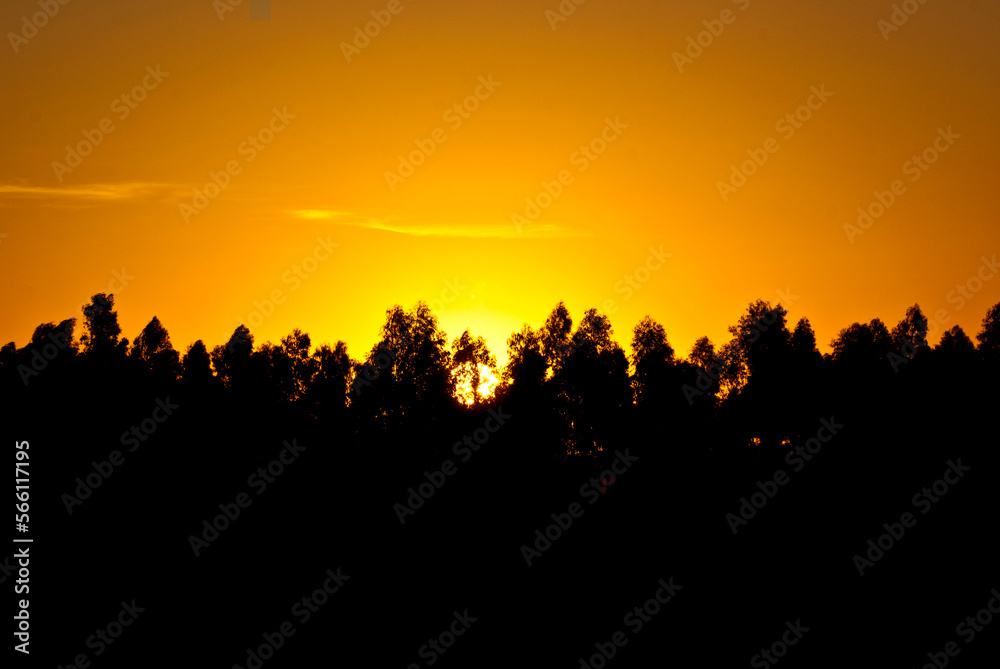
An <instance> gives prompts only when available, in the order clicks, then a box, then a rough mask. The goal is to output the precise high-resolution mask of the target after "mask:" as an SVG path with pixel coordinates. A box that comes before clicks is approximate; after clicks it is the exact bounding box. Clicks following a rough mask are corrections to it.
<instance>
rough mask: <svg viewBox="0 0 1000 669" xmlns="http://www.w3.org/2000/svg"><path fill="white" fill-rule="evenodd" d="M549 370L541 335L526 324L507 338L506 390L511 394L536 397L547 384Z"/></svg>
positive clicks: (504, 371)
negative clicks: (545, 383) (546, 377)
mask: <svg viewBox="0 0 1000 669" xmlns="http://www.w3.org/2000/svg"><path fill="white" fill-rule="evenodd" d="M547 370H548V363H546V361H545V355H544V354H543V353H542V340H541V336H540V333H538V332H536V331H535V330H533V329H532V328H531V326H530V325H528V324H527V323H525V324H524V325H523V326H521V329H520V330H519V331H517V332H513V333H511V335H510V337H508V338H507V365H506V366H505V367H504V370H503V384H504V388H505V389H506V390H508V391H509V392H511V393H516V394H523V395H527V396H531V397H536V396H537V394H538V392H539V391H540V390H541V387H542V384H543V383H544V382H545V375H546V372H547Z"/></svg>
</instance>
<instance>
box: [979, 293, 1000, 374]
mask: <svg viewBox="0 0 1000 669" xmlns="http://www.w3.org/2000/svg"><path fill="white" fill-rule="evenodd" d="M976 340H977V341H978V342H979V352H980V354H981V355H982V356H983V358H984V359H985V360H988V361H990V362H994V363H995V362H1000V302H997V303H996V304H994V305H993V306H992V307H990V308H989V310H988V311H987V312H986V315H985V316H984V317H983V323H982V329H981V330H980V331H979V333H978V334H977V335H976Z"/></svg>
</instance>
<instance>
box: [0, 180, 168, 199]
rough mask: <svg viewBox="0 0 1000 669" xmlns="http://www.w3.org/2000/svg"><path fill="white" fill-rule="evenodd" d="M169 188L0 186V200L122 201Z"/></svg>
mask: <svg viewBox="0 0 1000 669" xmlns="http://www.w3.org/2000/svg"><path fill="white" fill-rule="evenodd" d="M171 188H173V186H171V185H170V184H161V183H148V182H128V183H117V184H82V185H78V186H31V185H27V184H23V183H22V184H0V198H4V199H19V200H48V201H51V202H57V203H61V204H71V203H74V202H87V203H94V202H101V201H105V202H108V201H126V200H138V199H144V198H148V197H150V196H152V195H154V194H156V193H157V192H160V191H163V190H165V189H171Z"/></svg>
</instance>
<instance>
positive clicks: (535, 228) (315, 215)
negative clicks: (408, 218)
mask: <svg viewBox="0 0 1000 669" xmlns="http://www.w3.org/2000/svg"><path fill="white" fill-rule="evenodd" d="M287 213H288V214H289V215H290V216H292V217H293V218H297V219H300V220H330V221H331V222H333V223H334V224H336V225H345V226H351V227H356V228H366V229H368V230H379V231H381V232H390V233H394V234H397V235H409V236H411V237H452V238H470V239H486V238H492V239H515V238H519V237H526V238H556V237H584V236H589V235H590V233H589V232H587V231H581V230H571V229H568V228H561V227H559V226H556V225H551V224H542V223H539V224H532V226H531V228H530V229H527V230H525V231H524V232H518V230H517V229H516V228H515V227H514V226H513V225H512V224H511V225H508V224H490V225H471V224H470V225H400V224H397V223H391V222H388V221H383V220H381V219H378V218H371V217H368V216H362V215H360V214H354V213H350V212H344V211H333V210H328V209H294V210H290V211H288V212H287Z"/></svg>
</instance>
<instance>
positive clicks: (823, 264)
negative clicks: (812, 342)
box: [0, 0, 1000, 364]
mask: <svg viewBox="0 0 1000 669" xmlns="http://www.w3.org/2000/svg"><path fill="white" fill-rule="evenodd" d="M48 2H51V3H52V6H53V7H56V8H57V10H58V11H55V10H54V9H52V7H50V12H51V11H55V13H54V15H53V16H51V17H48V16H45V15H44V14H43V13H42V9H40V6H39V4H38V3H37V0H6V1H5V2H4V3H3V7H2V9H0V27H2V29H3V32H4V34H5V35H6V39H5V41H6V44H5V45H4V47H3V55H2V56H0V75H2V78H0V81H2V83H3V99H4V104H3V107H2V110H0V129H2V130H0V132H2V134H3V135H2V136H3V139H2V160H0V267H2V268H3V271H2V273H0V289H2V290H3V292H4V293H5V294H7V295H10V296H12V297H13V301H12V305H11V308H10V309H7V311H5V312H4V316H3V318H2V319H0V343H2V342H7V341H11V340H13V341H15V342H16V343H17V345H18V346H23V345H24V344H26V343H27V341H28V339H29V338H30V335H31V333H32V331H33V329H34V328H35V327H36V326H37V325H39V324H40V323H43V322H48V321H57V322H58V321H60V320H62V319H65V318H70V317H76V318H78V319H80V318H81V313H80V307H81V306H82V305H83V304H84V303H85V302H87V301H89V298H90V296H92V295H93V294H95V293H98V292H102V291H110V292H113V293H114V294H115V303H116V308H117V310H118V313H119V320H120V323H121V325H122V329H123V332H122V335H123V336H125V337H128V338H129V339H133V338H134V337H135V336H136V335H137V334H138V333H139V331H140V330H141V328H142V327H143V326H144V325H145V324H146V323H147V322H148V321H149V320H150V318H152V317H153V316H154V315H156V316H158V317H159V318H160V320H161V321H162V322H163V324H164V325H165V326H166V328H167V329H168V330H169V332H170V334H171V338H172V340H173V343H174V346H175V347H176V348H178V349H180V350H181V351H182V352H183V350H184V349H185V348H186V347H187V345H188V344H190V343H191V342H193V341H194V340H196V339H203V340H205V342H206V343H207V344H208V345H209V346H210V347H211V346H213V345H216V344H219V343H223V342H224V341H225V340H226V339H228V336H229V335H230V334H231V333H232V331H233V329H234V328H235V327H236V326H237V325H238V324H239V323H242V322H247V323H248V324H249V325H251V331H252V332H253V333H254V335H255V337H256V339H257V342H258V343H262V342H264V341H267V340H270V341H274V342H277V341H278V339H280V337H282V336H283V335H285V334H287V333H288V332H289V331H290V330H291V329H292V328H295V327H298V328H301V329H302V330H304V331H306V332H308V333H309V334H310V335H311V336H312V338H313V342H314V343H323V342H329V343H333V342H335V341H336V340H338V339H343V340H345V341H346V342H347V343H348V346H349V350H350V352H351V354H352V356H354V357H355V358H361V357H362V356H363V355H364V353H365V352H366V350H367V349H368V348H369V347H370V346H371V345H372V344H373V343H374V342H375V340H376V338H377V336H378V330H379V327H380V326H381V324H382V323H383V321H384V317H385V310H386V309H387V308H389V307H391V306H392V305H393V304H400V305H402V306H403V307H404V308H407V309H408V308H410V307H412V306H413V305H414V304H415V303H416V302H417V300H420V299H423V300H426V301H428V302H429V303H431V304H432V306H433V307H434V308H435V311H436V312H437V313H438V315H439V316H440V319H441V324H442V326H443V327H444V329H445V330H446V331H447V333H448V335H449V339H453V338H454V337H456V336H457V335H459V334H460V333H461V331H462V330H463V329H464V328H465V327H466V326H468V327H470V328H471V329H472V332H473V334H476V335H483V336H484V337H486V339H487V340H488V342H489V344H490V347H491V349H492V350H493V352H494V353H496V354H497V357H498V358H499V359H500V362H501V364H502V363H503V362H504V361H505V359H506V339H507V337H508V335H509V334H510V333H511V332H512V331H514V330H516V329H519V328H520V326H521V324H522V323H524V322H527V323H530V324H531V325H532V326H533V327H538V326H540V325H541V323H542V322H543V321H544V319H545V317H546V316H547V314H548V313H549V312H550V311H551V310H552V308H553V306H554V305H555V304H556V303H557V302H558V301H559V300H564V301H565V302H566V303H567V306H568V307H569V308H570V311H571V313H572V315H573V318H574V321H577V322H578V321H579V319H580V317H581V316H582V314H583V311H584V310H585V309H587V308H589V307H597V308H598V309H600V310H602V311H608V312H609V313H610V315H611V321H612V323H613V325H614V327H615V335H616V337H617V338H618V340H619V341H620V342H622V344H623V346H625V347H626V350H628V342H629V340H630V338H631V330H632V328H633V327H634V326H635V324H636V323H638V322H639V320H640V319H641V318H642V317H643V316H644V315H646V314H649V315H651V316H652V317H654V318H655V319H657V320H658V321H660V322H661V323H663V324H664V326H665V328H666V330H667V334H668V338H669V340H670V342H671V344H672V345H673V346H674V348H675V349H677V351H678V353H679V354H686V353H687V352H688V351H689V349H690V347H691V345H692V344H693V342H694V340H695V339H696V338H697V337H699V336H701V335H708V336H709V337H710V338H711V339H712V341H713V342H714V343H715V344H716V345H717V346H718V345H721V344H722V343H724V342H725V341H727V340H728V339H729V335H728V333H727V332H726V326H728V325H730V324H732V323H734V322H735V321H736V320H737V319H738V318H739V316H740V315H741V313H743V312H744V310H745V309H746V306H747V304H748V303H749V302H750V301H752V300H754V299H756V298H763V299H766V300H770V301H772V302H775V301H779V300H780V301H781V302H782V303H783V304H785V305H786V307H787V308H788V310H789V312H790V320H791V321H792V324H794V322H795V321H796V320H797V319H798V318H800V317H801V316H807V317H809V318H810V320H811V321H812V324H813V327H814V328H815V330H816V333H817V339H818V342H819V345H820V350H822V351H828V350H829V347H828V343H829V341H830V339H831V338H832V337H833V336H834V335H836V333H837V331H838V330H839V329H840V328H842V327H845V326H847V325H849V324H850V323H852V322H854V321H867V320H870V319H871V318H874V317H880V318H882V319H883V320H884V321H885V322H886V324H887V325H888V326H889V327H890V328H891V327H892V326H893V325H894V324H895V323H896V321H898V320H899V319H900V318H902V317H903V315H904V312H905V309H906V307H907V306H909V305H912V304H913V303H914V302H919V303H920V305H921V307H922V308H923V310H924V312H925V314H927V315H928V316H929V317H931V318H932V320H933V319H934V315H935V313H940V314H944V316H945V317H946V318H945V319H944V320H945V322H944V327H943V328H937V330H938V332H940V331H941V330H942V329H947V328H950V327H951V326H952V325H953V324H955V323H958V324H959V325H961V326H962V327H963V328H964V329H965V330H966V332H967V334H969V336H970V337H974V335H975V333H976V332H978V331H979V327H980V326H979V324H980V321H981V319H982V318H983V316H984V314H985V312H986V310H987V308H988V307H989V306H990V305H992V304H994V303H996V302H998V301H1000V275H997V277H998V278H996V279H993V280H986V281H978V280H974V281H972V282H971V284H970V285H971V287H970V288H964V289H963V290H966V291H967V295H968V296H967V297H961V299H959V297H957V295H958V294H957V293H951V291H953V290H955V289H956V286H958V285H963V286H966V285H967V282H968V281H969V280H970V279H973V278H974V277H976V275H977V272H980V271H981V270H980V268H981V266H982V265H983V263H984V259H983V258H984V257H985V259H986V260H990V259H991V258H992V257H993V256H994V255H996V254H1000V234H998V225H997V221H998V217H997V205H996V192H997V185H996V181H997V174H998V170H997V161H998V155H1000V127H998V124H997V119H998V118H1000V91H998V87H997V83H998V82H1000V51H998V49H997V35H998V31H1000V4H998V3H996V2H994V1H990V0H951V1H949V2H944V1H942V0H927V1H926V2H925V4H920V3H919V2H917V0H909V1H908V2H907V3H904V4H906V5H907V7H908V8H910V9H911V10H914V9H915V11H913V13H912V15H909V14H906V13H905V12H903V10H902V9H900V10H899V11H898V12H897V14H896V20H897V22H898V23H901V24H902V25H899V26H896V25H894V24H892V23H891V21H892V16H893V13H894V10H893V3H892V2H888V1H885V2H863V1H861V0H854V1H847V0H841V1H839V2H827V3H819V2H809V3H804V2H795V1H793V0H770V1H768V2H763V1H762V0H739V1H738V2H732V1H731V0H714V1H702V0H699V1H697V2H696V1H693V0H671V1H670V2H663V1H662V0H656V1H653V0H630V1H626V2H610V1H607V0H587V1H586V2H583V3H582V4H580V5H579V6H577V5H575V4H573V3H572V2H571V1H570V0H564V1H563V3H562V7H563V9H564V11H566V12H567V13H568V8H571V7H572V8H575V9H574V11H573V12H572V13H571V14H569V15H568V16H563V15H562V14H560V13H559V12H560V9H559V8H560V3H559V1H558V0H510V1H507V2H455V1H454V0H449V1H446V0H395V1H394V2H391V3H390V2H388V1H387V0H365V1H358V0H344V1H340V2H335V3H329V2H318V1H315V0H314V1H308V0H271V1H270V5H271V17H270V20H266V21H252V20H251V16H250V14H251V9H252V8H254V6H255V5H258V4H262V3H264V2H265V0H243V2H241V3H240V4H237V5H235V6H232V7H231V6H230V5H229V4H228V3H227V2H226V0H218V1H217V2H215V3H214V4H213V2H212V0H142V1H140V2H136V1H134V0H130V1H129V2H125V1H124V0H103V1H102V2H85V1H84V0H68V1H67V2H66V4H58V2H57V0H42V5H43V6H48ZM222 7H224V8H226V9H231V11H225V12H223V11H222V9H220V8H222ZM393 9H394V10H396V13H393V12H392V11H390V10H393ZM373 12H374V17H373ZM724 12H725V13H724ZM33 16H34V17H35V19H34V20H35V21H36V23H37V24H40V25H41V27H38V28H36V27H35V26H34V25H32V24H31V21H32V17H33ZM24 17H27V18H24ZM557 17H558V19H560V20H558V21H557V20H556V18H557ZM904 17H905V19H906V21H905V23H903V22H902V18H904ZM43 19H44V20H43ZM377 19H381V20H382V21H383V22H384V23H385V25H384V26H379V25H377V24H376V23H373V22H374V21H376V20H377ZM561 19H565V20H561ZM724 21H728V23H725V22H724ZM880 21H882V22H883V23H881V24H880V23H879V22H880ZM26 22H27V23H26ZM366 24H370V25H369V26H368V27H369V31H370V32H371V33H375V36H374V37H367V36H365V37H364V38H360V37H358V35H359V34H363V31H364V29H365V25H366ZM887 26H891V28H892V29H890V28H889V27H887ZM376 27H377V28H378V30H377V32H376V29H375V28H376ZM897 27H898V29H895V28H897ZM711 30H714V31H715V32H718V33H719V34H718V35H712V33H711V32H709V31H711ZM699 33H703V34H702V35H701V36H700V39H701V41H702V44H703V45H704V44H707V46H700V47H698V46H691V45H692V43H694V44H695V45H697V41H698V39H699ZM689 37H690V38H692V41H690V42H689V41H688V38H689ZM345 45H349V46H345ZM699 50H700V52H699ZM675 54H684V55H685V57H686V58H687V59H686V60H685V59H682V58H680V56H677V55H675ZM484 82H485V83H484ZM817 91H818V92H820V93H817ZM123 96H125V97H124V98H123ZM477 96H478V97H477ZM810 104H811V105H812V108H811V109H810V108H809V106H808V105H810ZM456 105H457V106H458V107H457V108H456ZM800 108H801V109H800ZM796 113H799V114H800V116H799V118H798V119H796V118H795V114H796ZM789 114H791V115H792V116H791V120H789V119H786V115H789ZM806 117H807V118H806ZM803 119H804V120H803ZM793 122H794V123H793ZM102 128H103V129H102ZM88 136H89V137H90V138H91V139H87V137H88ZM251 138H252V142H251ZM97 139H99V143H96V142H95V141H94V140H97ZM935 142H936V144H935ZM81 143H82V146H81ZM91 143H96V146H91ZM254 144H256V147H255V146H254ZM67 146H69V147H71V148H72V149H73V151H76V152H78V153H79V154H81V155H80V156H79V157H77V156H74V155H68V150H67ZM935 146H936V148H934V147H935ZM421 147H423V148H421ZM925 151H926V153H925ZM84 153H86V154H88V155H82V154H84ZM401 156H403V157H404V158H405V159H406V160H407V161H411V160H412V162H416V163H420V164H419V165H417V166H414V167H413V170H412V174H411V173H410V172H409V169H408V168H407V166H406V165H403V166H402V172H401V165H400V163H401ZM752 156H757V157H758V162H761V156H764V157H766V162H763V164H761V165H760V166H757V165H753V164H750V163H748V168H747V172H754V173H753V174H751V175H750V176H747V177H746V179H745V183H744V184H742V185H740V186H739V187H734V186H733V184H734V183H738V184H739V183H742V181H741V180H739V179H740V178H739V177H736V178H735V179H734V177H733V167H732V166H733V165H736V166H737V168H739V166H740V165H741V164H742V163H744V161H748V160H751V158H752ZM920 156H926V158H921V157H920ZM914 157H917V158H918V159H919V160H920V161H921V162H922V164H923V165H924V167H926V168H927V169H926V170H924V169H923V168H921V167H919V166H918V165H917V163H916V162H913V160H914ZM925 160H926V162H924V161H925ZM931 160H933V162H932V163H931ZM928 163H930V164H928ZM227 170H230V171H229V172H227ZM387 173H388V174H389V176H387ZM212 174H214V175H215V178H216V180H217V181H219V182H221V183H223V184H224V187H222V188H219V189H216V188H215V187H213V186H210V187H208V189H207V190H208V192H209V194H212V195H214V197H207V196H206V197H205V198H204V199H201V196H197V197H196V194H195V189H198V191H199V192H201V193H202V194H204V193H205V191H206V184H210V183H212ZM393 174H394V175H395V176H393ZM560 179H562V183H560ZM897 180H898V182H899V183H897V184H896V190H897V194H893V193H892V189H893V182H895V181H897ZM720 182H723V183H727V184H728V185H729V187H728V188H721V189H720ZM543 183H544V184H548V188H549V190H550V191H551V192H552V193H554V194H555V197H550V196H549V195H548V194H547V193H546V190H545V186H544V185H543ZM904 189H905V190H904ZM876 192H879V194H880V197H881V198H882V199H883V202H884V203H886V202H889V198H894V202H893V203H892V204H891V205H889V206H888V207H885V209H884V213H883V214H882V215H881V216H878V217H875V218H873V219H872V223H871V224H870V225H869V226H868V228H867V229H865V230H861V229H860V228H858V229H857V231H855V233H852V232H851V230H850V229H846V230H845V225H857V220H858V216H859V214H858V208H859V207H863V208H865V209H869V208H870V207H871V209H870V211H872V212H873V213H875V214H877V213H878V209H879V207H882V206H883V205H877V206H872V203H873V202H875V203H877V202H878V199H877V197H878V196H876ZM539 194H543V195H542V196H541V198H539ZM528 200H531V201H533V202H534V203H535V206H538V209H537V210H535V209H533V208H532V206H531V205H529V203H528ZM539 200H540V201H539ZM515 214H516V215H518V216H520V217H523V221H526V222H527V224H523V223H522V224H520V225H519V224H517V223H516V222H515V218H514V215H515ZM866 225H867V223H866ZM858 232H860V234H857V233H858ZM296 268H298V269H296ZM116 273H117V274H116ZM988 274H989V272H988V271H982V272H981V274H980V276H986V275H988ZM994 274H997V273H996V272H995V271H994ZM119 275H124V276H123V278H117V277H118V276H119ZM626 277H629V281H631V283H632V284H633V286H634V287H629V286H628V284H627V283H626V282H625V279H626ZM973 289H975V290H973ZM273 296H277V297H279V301H280V303H279V304H274V305H269V304H267V303H266V302H267V301H269V300H271V299H272V297H273ZM949 296H950V298H951V299H949ZM789 301H791V303H789ZM258 311H259V312H260V315H259V316H254V317H253V318H251V316H252V314H254V312H258ZM932 329H933V326H932ZM80 333H81V330H80V329H78V330H77V334H78V335H79V334H80ZM937 339H938V335H936V334H935V335H933V336H932V337H931V340H932V341H933V342H936V341H937Z"/></svg>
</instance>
